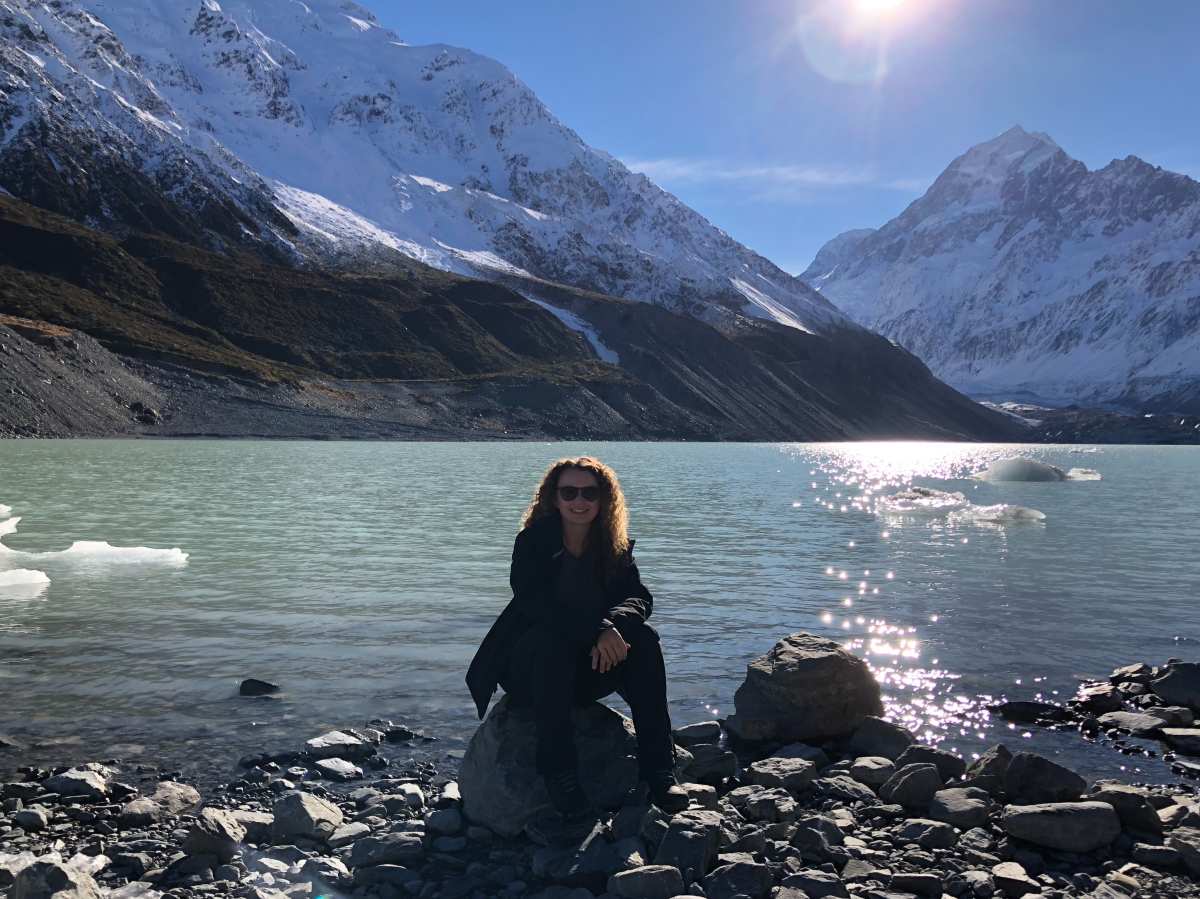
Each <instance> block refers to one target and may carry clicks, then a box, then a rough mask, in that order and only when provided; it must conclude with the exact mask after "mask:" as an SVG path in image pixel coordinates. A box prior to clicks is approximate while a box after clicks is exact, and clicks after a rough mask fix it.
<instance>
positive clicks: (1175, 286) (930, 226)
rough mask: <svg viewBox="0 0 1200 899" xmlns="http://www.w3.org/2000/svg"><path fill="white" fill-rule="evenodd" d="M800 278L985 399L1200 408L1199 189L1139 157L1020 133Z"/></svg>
mask: <svg viewBox="0 0 1200 899" xmlns="http://www.w3.org/2000/svg"><path fill="white" fill-rule="evenodd" d="M802 277H803V278H804V279H805V280H807V281H808V282H809V283H810V284H812V285H813V286H814V287H816V288H818V289H819V290H820V291H821V293H822V294H823V295H824V296H825V297H827V298H828V299H830V300H831V301H833V302H834V303H835V304H836V305H837V306H838V307H839V308H840V309H841V310H842V311H844V312H846V313H847V314H848V315H850V316H851V317H852V318H854V319H855V320H856V321H858V322H860V323H862V324H864V325H866V326H867V327H870V328H873V329H875V330H878V331H879V332H880V333H882V334H885V335H886V336H888V337H890V338H892V339H893V340H895V341H897V342H898V343H900V344H901V345H903V346H904V347H905V348H907V349H909V350H911V351H912V352H914V353H916V354H917V355H918V356H920V357H921V358H922V359H924V360H925V361H926V363H928V364H929V366H930V367H931V368H932V369H933V371H934V372H935V373H936V374H937V375H938V376H939V377H941V378H943V379H944V380H946V381H947V382H949V383H950V384H952V385H953V386H955V387H957V388H958V389H960V390H963V391H965V392H967V393H969V394H971V395H973V396H976V397H985V398H995V399H1026V400H1033V401H1040V402H1047V403H1051V404H1066V403H1090V404H1113V405H1116V406H1125V407H1136V408H1147V409H1152V410H1162V411H1168V410H1178V411H1184V412H1191V413H1195V412H1196V411H1200V183H1197V182H1196V181H1193V180H1192V179H1190V178H1187V177H1186V176H1184V175H1179V174H1175V173H1172V172H1168V171H1164V170H1163V169H1161V168H1156V167H1154V166H1151V165H1149V164H1148V163H1145V162H1143V161H1142V160H1140V159H1138V158H1136V157H1133V156H1130V157H1127V158H1125V159H1119V160H1114V161H1113V162H1111V163H1109V164H1108V165H1107V166H1105V167H1104V168H1102V169H1099V170H1097V171H1089V170H1088V169H1087V167H1086V166H1085V165H1084V164H1083V163H1081V162H1079V161H1078V160H1075V159H1072V158H1071V157H1070V156H1068V155H1067V154H1066V153H1065V152H1064V151H1063V150H1062V149H1061V148H1060V147H1059V146H1058V145H1057V144H1055V143H1054V141H1052V140H1051V139H1050V138H1049V137H1047V136H1046V135H1044V134H1030V133H1027V132H1025V131H1024V130H1022V129H1021V128H1013V129H1011V130H1009V131H1007V132H1005V133H1004V134H1002V135H1001V136H999V137H997V138H996V139H994V140H991V141H988V142H987V143H984V144H980V145H979V146H977V147H974V148H972V149H971V150H969V151H968V152H966V153H965V154H963V155H962V156H960V157H959V158H958V159H956V160H954V162H952V163H951V164H950V166H949V167H948V168H947V169H946V170H945V172H943V173H942V174H941V176H939V177H938V179H937V180H936V181H935V182H934V184H933V186H932V187H930V189H929V190H928V191H927V192H926V194H925V195H924V196H923V197H921V198H920V199H918V200H917V201H916V202H914V203H913V204H912V205H911V206H909V207H908V208H907V209H906V210H905V211H904V212H903V213H902V214H901V215H899V216H898V217H896V218H895V219H893V220H892V221H890V222H888V223H887V224H885V225H884V226H883V227H881V228H879V229H878V230H870V229H868V230H863V231H854V232H848V233H846V234H843V235H840V236H839V237H837V238H834V239H833V240H832V241H830V242H829V243H828V244H827V245H826V246H825V247H824V248H823V249H822V250H821V252H820V253H819V254H818V255H817V257H816V259H815V260H814V261H813V263H812V265H811V266H810V267H809V268H808V270H807V271H805V272H804V274H803V275H802Z"/></svg>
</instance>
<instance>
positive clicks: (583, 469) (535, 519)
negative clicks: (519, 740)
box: [467, 456, 688, 818]
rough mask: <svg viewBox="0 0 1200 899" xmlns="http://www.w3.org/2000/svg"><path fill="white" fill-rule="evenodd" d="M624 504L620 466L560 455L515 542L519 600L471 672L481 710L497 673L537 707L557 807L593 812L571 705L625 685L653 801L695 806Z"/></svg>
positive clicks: (567, 813)
mask: <svg viewBox="0 0 1200 899" xmlns="http://www.w3.org/2000/svg"><path fill="white" fill-rule="evenodd" d="M627 522H628V512H627V510H626V508H625V495H624V494H623V493H622V492H621V485H620V484H619V483H618V481H617V476H616V473H615V472H614V471H613V470H612V469H611V468H609V467H608V466H607V465H605V464H604V463H603V462H601V461H599V460H598V459H594V458H592V457H591V456H581V457H579V458H578V459H559V460H558V461H557V462H555V463H554V464H553V465H551V466H550V468H549V469H548V470H547V471H546V474H545V476H544V477H543V478H542V482H541V483H540V484H539V485H538V488H537V490H536V491H535V493H534V496H533V501H532V502H531V503H530V504H529V508H528V509H527V510H526V511H525V517H524V520H523V521H522V523H521V532H520V533H519V534H517V539H516V542H515V543H514V545H513V554H512V569H511V571H510V574H509V583H510V584H511V585H512V590H513V598H512V600H511V601H510V602H509V604H508V606H507V607H505V609H504V611H503V612H502V613H501V614H500V617H499V618H497V619H496V622H495V624H493V625H492V628H491V630H490V631H488V634H487V636H486V637H485V638H484V640H483V643H482V644H481V645H480V647H479V650H478V652H476V654H475V658H474V660H472V662H471V666H470V668H469V669H468V671H467V685H468V686H469V687H470V689H471V695H472V697H473V698H474V699H475V704H476V706H477V707H478V709H479V717H480V718H482V717H483V716H484V714H485V713H486V712H487V707H488V702H489V701H490V700H491V697H492V693H493V692H494V691H495V689H496V684H497V683H499V684H500V685H501V686H503V687H504V690H505V692H506V693H508V694H509V695H510V696H511V697H512V700H511V701H512V702H514V703H517V704H519V705H529V706H532V707H533V711H534V718H535V721H536V727H537V744H536V745H537V756H536V759H535V765H536V768H537V771H538V773H539V774H540V775H541V776H542V778H543V780H544V781H545V784H546V790H547V792H548V793H549V794H550V799H551V802H552V803H553V804H554V807H555V808H556V809H557V810H558V811H559V812H560V813H562V814H563V815H564V817H567V818H578V817H582V816H584V815H587V814H589V813H590V811H591V808H590V802H589V801H588V798H587V796H586V795H585V793H584V791H583V788H582V787H581V786H580V783H579V774H578V759H577V754H576V749H575V741H574V736H573V733H572V727H571V707H572V705H583V704H586V703H588V702H592V701H594V700H597V699H601V698H603V697H605V696H608V695H609V694H610V693H613V692H614V691H615V692H617V693H619V694H620V695H621V696H622V697H623V698H624V699H625V701H626V702H628V703H629V707H630V709H631V711H632V712H633V724H634V728H635V730H636V731H637V754H638V769H639V772H640V774H641V777H642V780H644V781H645V782H646V784H647V786H648V787H649V792H650V799H651V801H652V802H654V804H655V805H657V806H659V807H660V808H661V809H663V810H664V811H667V812H676V811H680V810H682V809H684V808H686V807H687V804H688V798H687V793H686V792H685V791H684V790H683V788H682V787H680V786H679V784H678V783H677V782H676V780H675V774H674V762H675V746H674V742H673V741H672V739H671V720H670V716H669V713H668V711H667V683H666V668H665V666H664V664H663V656H662V647H661V646H660V645H659V640H658V633H657V632H656V631H655V630H654V628H653V627H652V626H651V625H649V624H647V623H646V619H647V618H648V617H650V610H651V608H652V606H653V603H654V600H653V598H652V597H651V595H650V591H649V590H647V589H646V587H645V585H644V584H643V583H642V581H641V577H640V575H639V573H638V568H637V565H636V564H635V563H634V560H633V542H634V541H633V540H632V539H630V538H629V536H628V535H627V534H626V525H627Z"/></svg>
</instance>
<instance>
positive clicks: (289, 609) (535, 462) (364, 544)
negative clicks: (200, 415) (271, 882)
mask: <svg viewBox="0 0 1200 899" xmlns="http://www.w3.org/2000/svg"><path fill="white" fill-rule="evenodd" d="M585 452H586V453H592V454H594V455H597V456H599V457H600V458H601V459H603V460H605V461H606V462H608V463H609V464H611V465H612V466H614V468H615V469H616V470H617V472H618V474H619V476H620V478H621V481H622V484H623V486H624V489H625V491H626V496H627V499H628V502H629V506H630V534H631V536H633V537H635V538H636V539H637V550H636V553H637V558H638V562H639V565H640V567H641V570H642V575H643V579H644V581H645V582H646V584H647V585H648V586H649V588H650V589H651V591H652V592H653V593H654V595H655V613H654V616H653V619H652V620H653V622H654V623H655V624H656V625H657V627H658V628H659V630H660V632H661V634H662V636H663V641H664V648H665V651H666V655H667V664H668V675H669V679H670V697H671V711H672V717H673V721H674V723H675V724H676V725H679V724H685V723H690V722H694V721H699V720H703V719H705V718H710V717H713V716H717V715H719V716H724V715H726V714H729V713H731V712H732V711H733V703H732V700H733V694H734V691H735V690H736V689H737V687H738V685H739V684H740V683H741V681H742V678H743V676H744V673H745V666H746V663H747V662H748V661H749V660H750V659H752V658H753V657H755V656H757V655H760V654H762V653H763V652H765V651H766V650H768V649H769V648H770V647H771V646H772V644H773V643H774V642H775V641H776V640H777V639H778V638H779V637H780V636H782V635H784V634H787V633H790V632H794V631H799V630H808V631H813V632H816V633H820V634H825V635H828V636H832V637H836V638H837V639H840V640H843V641H845V642H847V644H848V645H850V646H851V647H852V648H854V649H855V650H856V651H857V652H859V653H862V654H865V655H867V657H868V659H869V661H870V662H871V664H872V665H873V666H874V667H875V669H876V671H877V673H878V675H879V677H880V678H881V680H882V681H883V682H884V692H885V695H886V697H887V700H888V707H889V710H890V713H891V714H892V715H893V716H895V717H896V718H897V719H898V720H902V721H903V722H904V723H906V724H908V725H909V726H910V727H913V728H914V729H915V730H917V731H919V732H920V733H922V734H924V735H926V736H927V738H929V739H932V740H935V741H937V742H939V743H940V744H941V745H943V746H945V747H948V748H953V749H955V750H957V751H960V752H962V753H963V754H964V755H965V756H967V757H968V758H969V757H970V755H971V753H974V752H979V751H981V750H982V749H983V748H985V747H986V746H988V745H991V744H993V743H995V742H997V741H1004V742H1006V743H1008V744H1009V746H1010V748H1015V745H1016V744H1025V745H1029V746H1032V747H1034V748H1035V751H1041V752H1044V753H1047V754H1050V755H1056V756H1061V760H1063V761H1064V762H1065V763H1067V764H1069V765H1072V766H1073V767H1075V768H1076V769H1078V770H1080V771H1081V772H1083V773H1086V774H1088V775H1090V776H1092V777H1099V776H1125V777H1128V778H1131V779H1135V780H1136V779H1141V780H1166V779H1171V775H1170V772H1169V771H1167V769H1166V767H1165V766H1164V765H1163V764H1162V763H1161V762H1159V761H1157V760H1146V759H1131V758H1129V757H1126V756H1122V755H1120V754H1118V753H1116V752H1114V751H1113V750H1112V749H1110V748H1107V747H1105V746H1101V745H1091V744H1088V743H1086V742H1084V741H1083V740H1082V739H1081V738H1079V737H1078V736H1077V735H1073V734H1057V733H1047V732H1044V731H1038V730H1036V729H1031V730H1029V731H1026V730H1022V729H1019V728H1017V729H1014V728H1010V727H1009V726H1008V725H1007V724H1005V723H1004V722H1003V721H999V720H995V719H992V718H991V716H990V715H989V714H988V712H987V711H986V708H985V706H986V704H987V703H988V702H991V701H993V700H994V699H997V698H1000V697H1004V696H1007V697H1010V698H1033V697H1034V696H1036V695H1038V694H1039V693H1040V694H1043V695H1045V696H1047V697H1050V698H1057V699H1065V698H1068V697H1069V696H1070V695H1072V694H1073V692H1074V689H1075V687H1076V685H1077V682H1078V681H1079V680H1081V679H1083V678H1088V677H1103V676H1107V674H1108V673H1109V672H1110V671H1111V670H1112V669H1113V668H1114V667H1116V666H1118V665H1123V664H1127V663H1131V662H1135V661H1147V662H1151V663H1155V664H1159V663H1162V662H1164V661H1165V660H1166V659H1167V658H1168V657H1172V656H1177V657H1180V658H1185V659H1189V660H1194V659H1197V658H1200V642H1198V641H1200V596H1198V594H1200V555H1198V553H1197V548H1198V547H1200V516H1198V515H1197V511H1198V508H1200V502H1198V501H1200V449H1197V448H1188V447H1103V448H1101V449H1099V450H1098V451H1096V452H1093V453H1082V452H1079V451H1078V449H1075V450H1074V451H1073V450H1072V448H1070V447H1047V446H1027V447H1019V446H995V445H968V444H935V443H870V444H679V443H672V444H666V443H499V444H498V443H480V444H472V443H407V442H406V443H324V442H314V443H305V442H251V441H245V442H243V441H235V442H221V441H173V442H166V441H161V442H160V441H70V442H33V441H7V442H3V443H0V503H4V504H7V505H8V506H11V507H12V509H11V514H12V515H13V516H19V517H20V518H21V521H20V523H19V525H17V527H16V530H15V532H14V533H10V534H8V535H7V536H5V537H4V538H3V539H4V546H6V547H7V550H0V583H3V582H4V580H5V578H6V574H5V572H8V573H7V579H8V580H9V581H12V580H21V579H22V578H26V579H28V578H34V577H35V576H33V575H28V576H25V575H13V574H12V573H11V570H12V569H17V568H21V569H25V570H28V571H41V572H44V574H45V576H46V577H48V578H49V584H48V585H47V584H36V583H35V584H30V583H25V584H17V585H13V584H9V585H8V586H0V697H2V701H0V734H6V735H11V736H14V737H16V738H17V739H18V740H20V741H21V742H24V743H27V744H30V745H31V746H32V747H33V748H31V749H29V750H27V751H23V752H18V753H13V752H11V751H10V752H8V753H0V769H3V768H5V767H7V768H13V767H15V766H16V765H18V764H27V763H32V762H40V763H49V762H74V761H80V760H86V759H102V758H109V757H118V758H122V759H125V760H127V761H142V760H145V761H159V760H163V761H165V762H166V763H167V764H168V766H169V767H174V768H177V769H179V770H182V771H184V772H186V773H188V774H189V775H190V776H193V777H198V778H200V779H202V780H203V779H209V778H213V779H215V778H221V779H226V778H228V776H229V775H230V774H231V773H232V772H233V769H234V763H235V762H236V760H237V758H238V757H239V756H240V755H242V754H245V753H248V752H252V751H257V750H260V749H274V748H286V747H291V748H295V747H297V746H298V745H299V744H300V743H301V742H302V741H303V740H305V739H307V738H309V737H311V736H315V735H316V734H318V733H320V732H322V731H323V730H324V729H328V728H332V727H338V726H357V725H361V724H363V723H365V721H366V720H367V719H369V718H372V717H377V716H378V717H387V718H392V719H394V720H397V721H404V722H406V723H408V724H410V725H412V726H416V727H420V728H424V729H425V730H426V731H427V732H428V733H430V734H431V735H434V736H437V737H438V738H439V742H438V743H436V744H432V751H433V752H434V753H435V754H436V753H444V752H446V751H448V750H454V749H461V748H462V747H463V746H465V741H466V740H467V739H469V737H470V734H471V732H472V730H473V728H474V727H475V725H476V723H477V722H476V719H475V713H474V708H473V706H472V703H471V700H470V697H469V695H468V694H467V691H466V688H465V685H464V683H463V674H464V672H465V669H466V666H467V663H468V661H469V660H470V657H471V655H472V653H473V652H474V649H475V647H476V646H477V644H478V641H479V640H480V638H481V637H482V636H483V634H484V632H485V631H486V630H487V628H488V626H489V625H490V623H491V622H492V620H493V619H494V617H495V615H496V614H497V612H498V611H499V610H500V609H501V608H502V607H503V605H504V604H505V602H506V601H507V600H508V599H509V597H510V595H511V593H510V590H509V588H508V568H509V561H510V558H511V552H512V541H513V537H514V536H515V534H516V530H517V527H518V525H519V522H520V519H521V515H522V513H523V511H524V508H525V506H526V504H527V503H528V501H529V497H530V496H531V494H532V492H533V489H534V487H535V485H536V483H537V481H538V480H539V479H540V476H541V474H542V472H543V471H544V470H545V468H546V467H547V466H548V465H549V464H550V463H551V462H552V461H553V460H554V459H556V458H559V457H561V456H566V455H578V454H581V453H585ZM1018 455H1019V456H1028V457H1032V458H1037V459H1040V460H1043V461H1047V462H1050V463H1053V464H1056V465H1058V466H1060V467H1062V468H1070V467H1078V466H1086V467H1087V468H1092V469H1096V470H1098V471H1099V473H1100V474H1101V476H1102V478H1103V479H1102V480H1098V481H1095V480H1093V481H1067V482H1061V483H989V482H980V481H976V480H970V479H967V475H969V474H970V473H971V472H974V471H976V470H979V469H981V468H983V467H985V466H986V465H987V464H988V463H989V462H992V461H994V460H997V459H1002V458H1005V457H1011V456H1018ZM909 483H916V484H919V485H924V486H929V487H935V488H937V489H939V490H945V491H962V492H963V493H964V494H965V495H966V497H967V499H968V500H969V502H970V503H972V504H974V505H975V506H985V505H990V504H995V503H1011V504H1020V505H1021V506H1026V507H1031V508H1033V509H1037V510H1040V511H1041V512H1043V513H1044V514H1045V516H1046V517H1045V520H1044V521H1042V522H1029V521H1019V522H1007V523H1001V524H994V523H984V522H978V521H976V520H971V519H970V518H969V517H964V516H956V517H952V516H950V515H948V514H932V515H931V514H922V515H917V516H908V515H899V516H892V515H881V514H878V512H877V511H876V509H875V506H876V503H877V502H878V497H879V496H880V495H887V494H890V493H894V492H896V491H897V490H899V489H901V488H902V487H904V486H906V485H908V484H909ZM0 512H4V510H3V509H0ZM3 517H4V516H3V515H0V519H2V518H3ZM7 527H8V528H9V529H11V528H12V524H11V521H10V524H9V525H8V526H7ZM5 528H6V526H5V525H4V524H0V530H4V529H5ZM74 541H106V542H107V543H108V544H111V545H112V546H114V547H130V548H132V547H143V548H147V549H149V550H159V551H162V550H171V549H173V548H178V549H179V550H180V551H181V552H182V553H186V560H184V559H182V558H181V556H180V554H179V553H170V552H166V553H163V552H147V551H145V550H141V551H137V550H135V551H133V552H131V553H114V552H112V551H110V550H107V549H106V548H105V547H103V546H95V545H84V546H79V547H76V548H75V549H74V550H72V551H70V552H66V553H62V552H61V551H62V550H65V549H67V548H68V547H69V546H70V545H71V544H72V543H73V542H74ZM13 551H16V552H13ZM29 553H34V554H42V553H58V555H27V554H29ZM843 572H844V573H845V576H844V577H843V576H842V575H843ZM250 676H254V677H260V678H265V679H267V680H272V681H275V682H277V683H280V684H282V685H283V687H284V688H285V693H284V694H283V696H282V697H281V698H278V699H247V698H242V697H239V696H237V686H238V683H239V681H240V680H241V679H242V678H245V677H250ZM618 705H619V703H618Z"/></svg>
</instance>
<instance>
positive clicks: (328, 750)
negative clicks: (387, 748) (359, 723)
mask: <svg viewBox="0 0 1200 899" xmlns="http://www.w3.org/2000/svg"><path fill="white" fill-rule="evenodd" d="M304 748H305V749H307V750H308V754H309V755H310V756H312V757H313V758H314V759H350V760H351V761H356V762H358V761H362V760H363V759H366V758H370V757H371V756H373V755H375V747H374V746H372V745H371V744H370V743H368V742H366V741H365V740H360V739H359V738H358V737H356V736H355V735H354V734H348V733H346V732H345V731H340V730H332V731H330V732H329V733H327V734H321V736H319V737H313V738H312V739H311V740H309V741H308V742H306V743H305V744H304Z"/></svg>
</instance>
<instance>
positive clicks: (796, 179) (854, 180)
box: [621, 156, 932, 197]
mask: <svg viewBox="0 0 1200 899" xmlns="http://www.w3.org/2000/svg"><path fill="white" fill-rule="evenodd" d="M621 161H622V162H624V163H625V165H626V166H628V167H629V168H630V169H632V170H633V171H635V172H641V173H642V174H644V175H645V176H646V177H648V178H651V179H652V180H654V181H659V182H661V183H663V184H714V183H737V184H742V185H744V186H745V187H747V188H748V189H752V190H754V191H755V193H756V195H758V196H760V197H761V196H764V195H766V196H769V192H770V191H771V190H772V189H775V190H782V191H795V190H796V189H813V190H820V189H835V188H844V187H881V188H885V189H888V190H898V191H905V192H909V193H915V192H920V191H922V190H924V189H925V188H926V187H927V186H928V185H929V184H930V183H931V181H932V179H925V178H895V179H886V178H881V177H880V175H879V173H878V172H877V171H875V170H874V169H873V168H870V167H861V168H848V167H842V166H806V165H737V164H732V163H728V162H723V161H721V160H717V159H690V158H687V157H679V156H668V157H664V158H661V159H623V160H621Z"/></svg>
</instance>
